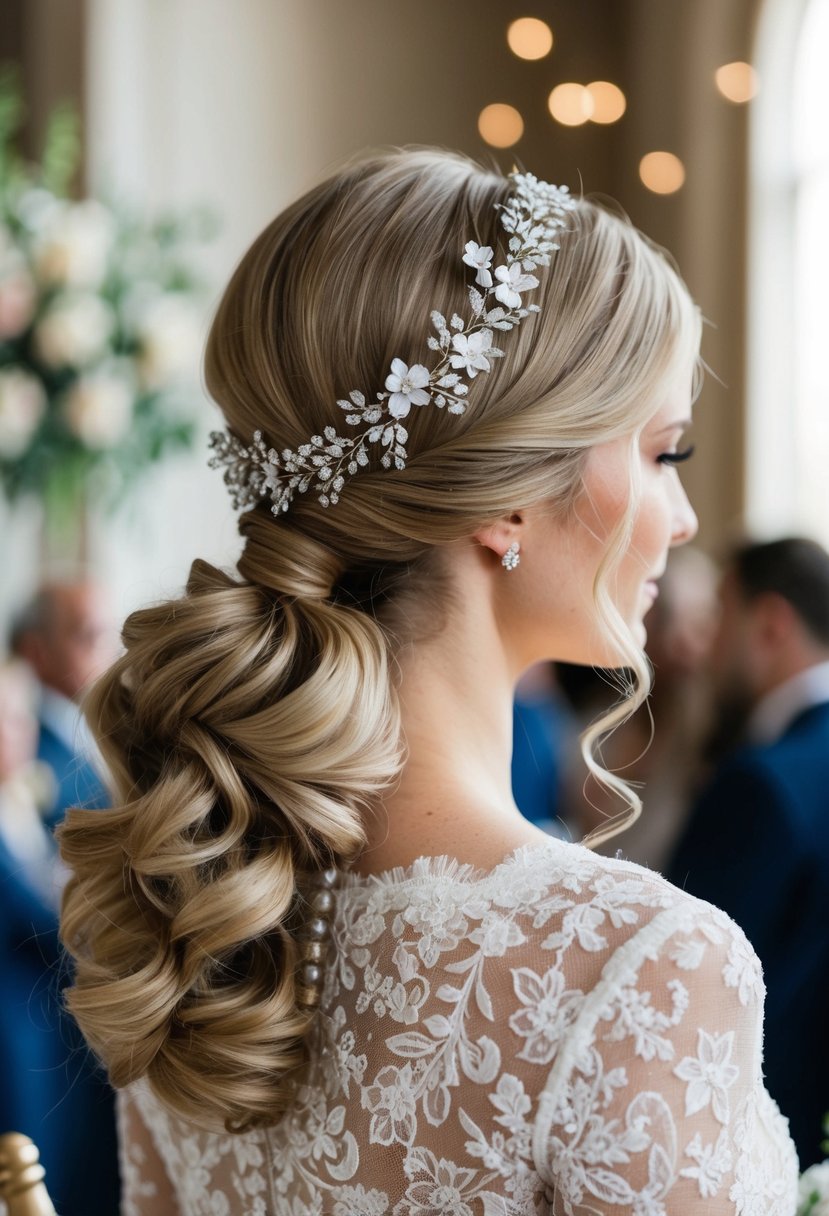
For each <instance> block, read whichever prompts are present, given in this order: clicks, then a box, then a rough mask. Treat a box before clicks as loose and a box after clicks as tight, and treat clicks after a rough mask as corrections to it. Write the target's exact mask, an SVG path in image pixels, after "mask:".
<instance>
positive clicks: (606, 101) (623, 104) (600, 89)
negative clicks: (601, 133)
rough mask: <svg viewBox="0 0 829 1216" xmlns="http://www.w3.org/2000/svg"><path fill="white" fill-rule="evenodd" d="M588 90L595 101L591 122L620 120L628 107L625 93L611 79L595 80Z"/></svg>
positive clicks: (588, 86)
mask: <svg viewBox="0 0 829 1216" xmlns="http://www.w3.org/2000/svg"><path fill="white" fill-rule="evenodd" d="M587 92H588V93H589V94H590V97H591V99H592V101H593V113H592V114H591V115H590V121H591V122H601V123H607V122H618V121H619V119H620V118H621V117H622V115H623V114H624V112H625V110H626V109H627V101H626V100H625V95H624V93H623V92H622V90H621V89H620V88H619V86H618V85H615V84H611V83H610V81H609V80H594V81H593V83H592V84H589V85H587Z"/></svg>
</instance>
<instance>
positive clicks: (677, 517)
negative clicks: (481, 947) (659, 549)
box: [671, 479, 699, 545]
mask: <svg viewBox="0 0 829 1216" xmlns="http://www.w3.org/2000/svg"><path fill="white" fill-rule="evenodd" d="M698 531H699V520H698V519H697V514H696V511H695V510H694V508H693V507H692V506H691V503H690V501H689V499H688V495H687V494H686V493H685V487H684V486H683V485H682V482H680V481H679V479H677V500H676V504H675V507H674V527H673V532H672V533H671V544H672V545H687V544H688V541H689V540H693V539H694V537H695V536H696V534H697V532H698Z"/></svg>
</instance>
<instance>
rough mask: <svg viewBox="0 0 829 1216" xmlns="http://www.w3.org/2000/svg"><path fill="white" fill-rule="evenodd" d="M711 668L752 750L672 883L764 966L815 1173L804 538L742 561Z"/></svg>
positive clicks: (726, 589)
mask: <svg viewBox="0 0 829 1216" xmlns="http://www.w3.org/2000/svg"><path fill="white" fill-rule="evenodd" d="M713 662H714V665H715V670H716V675H717V679H718V683H719V686H720V688H721V689H723V690H725V691H726V695H727V699H728V702H729V705H733V702H734V700H735V695H736V699H737V700H738V701H739V702H741V703H742V704H744V705H745V706H746V707H747V710H748V712H747V717H746V725H745V729H744V740H743V743H742V745H741V746H740V747H738V748H737V749H736V750H735V751H733V752H732V754H731V755H730V756H729V757H727V758H726V759H724V760H723V762H722V764H721V766H720V767H719V769H718V771H717V772H716V773H715V775H714V776H713V778H712V780H711V782H710V784H709V785H708V786H707V787H706V788H705V790H704V791H703V792H702V793H701V795H700V797H699V799H698V801H697V802H696V805H695V806H694V808H693V811H692V814H691V817H690V819H689V821H688V824H687V828H686V830H685V833H684V835H683V836H682V838H681V839H680V841H679V844H678V847H677V850H676V853H675V855H674V858H673V861H672V864H671V867H670V871H669V875H670V877H671V878H672V879H673V881H674V882H676V883H677V884H678V885H681V886H684V887H687V889H688V890H689V891H691V892H692V893H693V894H695V895H698V896H701V897H702V898H703V899H705V900H709V901H711V902H714V903H717V904H719V905H720V906H721V907H722V908H724V909H725V910H726V911H727V912H728V913H730V915H731V916H733V918H734V919H735V920H736V921H737V922H738V923H739V924H740V925H741V926H742V928H743V929H744V930H745V932H746V934H747V935H748V938H749V940H750V941H751V943H752V945H753V946H754V948H755V949H756V950H757V952H758V954H759V955H760V958H761V960H762V963H763V967H764V971H765V977H766V984H767V988H768V998H767V1005H766V1039H765V1074H766V1080H767V1083H768V1087H769V1091H770V1092H771V1094H772V1095H773V1097H775V1098H776V1100H777V1102H778V1103H779V1105H780V1107H781V1109H782V1111H783V1113H784V1114H785V1115H787V1116H788V1118H789V1121H790V1124H791V1129H792V1134H793V1136H794V1139H795V1141H796V1143H797V1147H798V1152H799V1154H800V1159H801V1162H802V1164H803V1166H807V1165H809V1164H810V1163H812V1162H814V1161H817V1160H818V1159H819V1158H821V1157H822V1154H821V1152H820V1141H821V1121H822V1117H823V1115H824V1114H825V1113H826V1110H827V1107H829V1049H827V1044H826V1027H827V1025H829V934H828V933H827V926H829V554H827V552H826V550H825V549H823V548H822V547H821V546H820V545H818V544H817V543H815V542H814V541H811V540H806V539H803V538H799V537H790V538H786V539H782V540H776V541H772V542H769V543H764V544H746V545H744V546H742V547H741V548H739V549H737V551H736V552H735V553H734V554H733V556H732V557H731V560H730V561H729V563H728V567H727V570H726V573H725V577H724V579H723V584H722V617H721V621H720V626H719V632H718V635H717V639H716V642H715V646H714V651H713ZM729 712H730V713H731V712H732V711H731V710H729Z"/></svg>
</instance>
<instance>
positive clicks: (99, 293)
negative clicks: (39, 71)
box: [0, 68, 215, 524]
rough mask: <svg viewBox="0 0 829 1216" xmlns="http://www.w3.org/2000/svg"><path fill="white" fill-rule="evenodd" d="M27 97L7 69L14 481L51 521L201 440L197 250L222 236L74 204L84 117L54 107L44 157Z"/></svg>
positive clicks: (4, 437) (209, 222)
mask: <svg viewBox="0 0 829 1216" xmlns="http://www.w3.org/2000/svg"><path fill="white" fill-rule="evenodd" d="M22 117H23V106H22V103H21V99H20V91H19V86H18V83H17V78H16V75H15V73H14V71H13V70H12V69H8V68H7V69H5V70H3V71H0V487H2V490H3V491H4V492H5V495H6V497H7V498H8V499H9V500H10V501H14V500H16V499H19V498H20V497H22V496H23V495H26V494H33V495H36V496H37V497H38V498H39V499H40V500H41V501H42V502H43V504H44V507H45V510H46V517H47V524H48V522H49V520H50V519H51V520H52V521H53V523H54V522H60V520H61V519H64V520H65V518H66V516H67V514H68V515H70V516H71V515H73V514H74V515H77V514H78V511H79V510H81V509H82V508H83V507H84V506H85V505H87V504H89V503H92V502H94V501H96V500H97V501H103V502H105V503H106V504H107V505H112V504H114V503H116V502H117V501H119V500H120V499H121V498H123V496H124V494H125V492H126V490H127V489H128V487H129V486H130V485H131V483H133V482H134V481H135V480H136V478H137V477H138V476H139V475H140V474H141V473H142V472H143V471H144V469H145V468H146V466H147V465H148V464H150V463H152V462H154V461H157V460H158V459H159V458H161V457H162V456H163V455H164V454H165V453H167V452H169V451H171V450H173V449H175V448H185V447H187V446H189V445H190V443H191V441H192V438H193V426H192V423H191V421H190V420H189V419H188V412H189V410H188V407H189V405H190V401H191V399H192V396H193V391H194V388H195V384H196V371H197V368H198V353H199V348H200V345H201V320H200V309H199V298H200V295H201V289H202V285H201V283H200V281H199V280H198V278H197V276H196V275H195V274H194V273H193V270H192V268H191V265H190V261H189V259H190V258H192V253H191V252H190V251H191V247H192V245H193V243H194V242H197V241H204V240H206V239H208V238H209V237H210V236H212V235H213V233H214V231H215V222H214V220H213V218H212V216H210V215H209V214H207V213H205V212H204V211H193V212H192V213H190V214H188V215H186V216H183V217H165V218H162V219H158V220H156V221H154V222H147V221H145V220H143V219H142V218H141V217H140V216H138V215H137V214H135V213H132V212H129V211H128V210H127V209H125V208H123V207H115V206H108V205H106V204H105V203H103V202H101V201H98V200H95V199H85V200H83V201H73V200H72V199H71V198H70V197H69V186H70V183H71V180H72V177H73V174H74V172H75V169H76V167H77V164H78V152H79V144H80V140H79V124H78V120H77V116H76V115H75V113H74V111H72V110H71V109H70V108H68V107H66V106H63V107H59V108H58V109H57V110H55V111H54V113H53V114H52V115H51V118H50V121H49V124H48V129H47V134H46V139H45V144H44V150H43V155H42V158H41V162H40V164H38V165H30V164H27V163H26V162H24V161H23V160H22V158H21V157H20V156H19V155H18V154H17V152H16V149H15V146H14V140H15V137H16V135H17V133H18V131H19V129H20V125H21V122H22Z"/></svg>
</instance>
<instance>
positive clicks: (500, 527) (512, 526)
mask: <svg viewBox="0 0 829 1216" xmlns="http://www.w3.org/2000/svg"><path fill="white" fill-rule="evenodd" d="M523 524H524V514H523V512H521V511H513V513H512V514H511V515H505V516H503V518H501V519H498V520H496V521H495V522H494V523H491V524H484V525H483V527H481V528H479V529H478V531H477V532H473V533H472V539H473V540H476V541H477V542H478V544H479V545H482V546H483V548H484V549H490V550H491V551H492V552H493V553H495V554H497V555H498V557H503V556H504V554H505V553H506V551H507V549H509V547H510V545H513V544H515V542H516V541H517V542H518V543H519V544H520V543H521V537H522V532H523Z"/></svg>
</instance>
